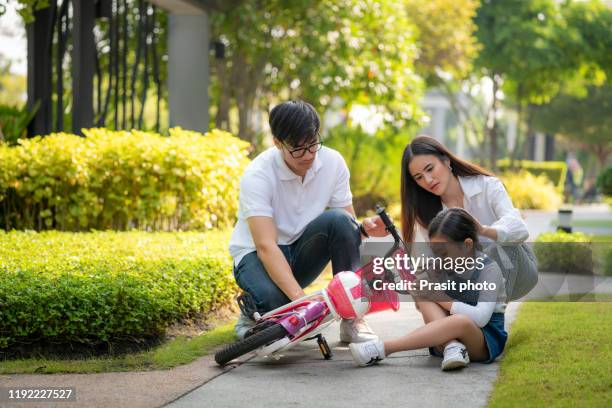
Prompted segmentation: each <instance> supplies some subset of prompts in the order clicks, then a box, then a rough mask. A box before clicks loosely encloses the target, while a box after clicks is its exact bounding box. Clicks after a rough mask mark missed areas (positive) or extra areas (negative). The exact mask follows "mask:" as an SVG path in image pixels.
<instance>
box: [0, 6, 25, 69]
mask: <svg viewBox="0 0 612 408" xmlns="http://www.w3.org/2000/svg"><path fill="white" fill-rule="evenodd" d="M0 58H1V60H2V61H6V60H9V61H11V72H13V73H14V74H19V75H25V74H26V72H27V41H26V32H25V27H24V25H23V20H22V19H21V16H20V15H19V14H17V11H16V3H15V2H8V4H7V5H6V13H5V14H4V15H3V16H2V17H0Z"/></svg>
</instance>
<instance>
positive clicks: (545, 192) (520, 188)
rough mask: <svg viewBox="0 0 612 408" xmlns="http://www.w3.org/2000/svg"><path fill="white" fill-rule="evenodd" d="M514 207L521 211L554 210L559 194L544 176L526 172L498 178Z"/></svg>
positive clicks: (559, 203) (559, 200)
mask: <svg viewBox="0 0 612 408" xmlns="http://www.w3.org/2000/svg"><path fill="white" fill-rule="evenodd" d="M500 179H501V180H502V182H503V183H504V186H505V187H506V190H508V194H509V195H510V198H511V199H512V202H513V203H514V206H515V207H517V208H522V209H541V210H554V209H556V208H558V207H559V206H560V205H561V203H562V199H561V194H560V193H559V191H558V190H557V189H556V188H555V187H554V186H553V185H552V183H551V182H550V181H549V180H548V179H547V178H546V176H544V175H539V176H534V175H533V174H531V173H529V172H527V171H524V170H523V171H520V172H518V173H505V174H502V175H501V176H500Z"/></svg>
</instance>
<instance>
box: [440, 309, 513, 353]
mask: <svg viewBox="0 0 612 408" xmlns="http://www.w3.org/2000/svg"><path fill="white" fill-rule="evenodd" d="M504 320H505V319H504V314H503V313H493V314H492V315H491V319H490V320H489V323H487V325H486V326H485V327H481V328H480V330H482V334H483V335H484V339H485V344H486V346H487V350H488V351H489V358H488V359H487V360H485V361H479V363H485V364H489V363H492V362H493V361H495V359H496V358H497V357H499V355H500V354H501V353H502V352H503V351H504V347H505V346H506V341H507V340H508V333H507V332H506V330H505V329H504ZM429 354H431V355H432V356H437V357H443V355H442V353H440V351H438V349H437V348H435V347H430V348H429Z"/></svg>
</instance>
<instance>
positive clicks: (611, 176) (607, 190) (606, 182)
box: [597, 166, 612, 196]
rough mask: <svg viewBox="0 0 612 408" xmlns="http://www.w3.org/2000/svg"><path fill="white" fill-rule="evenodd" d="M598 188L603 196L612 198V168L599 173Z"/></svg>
mask: <svg viewBox="0 0 612 408" xmlns="http://www.w3.org/2000/svg"><path fill="white" fill-rule="evenodd" d="M597 187H599V191H601V193H602V194H603V195H607V196H612V166H609V167H606V168H605V169H604V170H603V171H602V172H601V173H599V176H597Z"/></svg>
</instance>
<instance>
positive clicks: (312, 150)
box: [283, 141, 323, 159]
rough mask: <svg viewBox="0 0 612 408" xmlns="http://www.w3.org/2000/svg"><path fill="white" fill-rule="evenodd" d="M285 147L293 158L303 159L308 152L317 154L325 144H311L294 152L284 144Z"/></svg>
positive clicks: (319, 142)
mask: <svg viewBox="0 0 612 408" xmlns="http://www.w3.org/2000/svg"><path fill="white" fill-rule="evenodd" d="M283 145H284V146H285V147H286V148H287V151H288V152H289V154H290V155H291V157H293V158H294V159H299V158H301V157H304V155H305V154H306V150H308V151H309V152H310V153H316V152H318V151H319V150H321V147H322V146H323V142H321V141H318V142H315V143H311V144H309V145H308V146H305V147H300V148H299V149H293V150H289V146H287V145H285V144H284V143H283Z"/></svg>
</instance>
